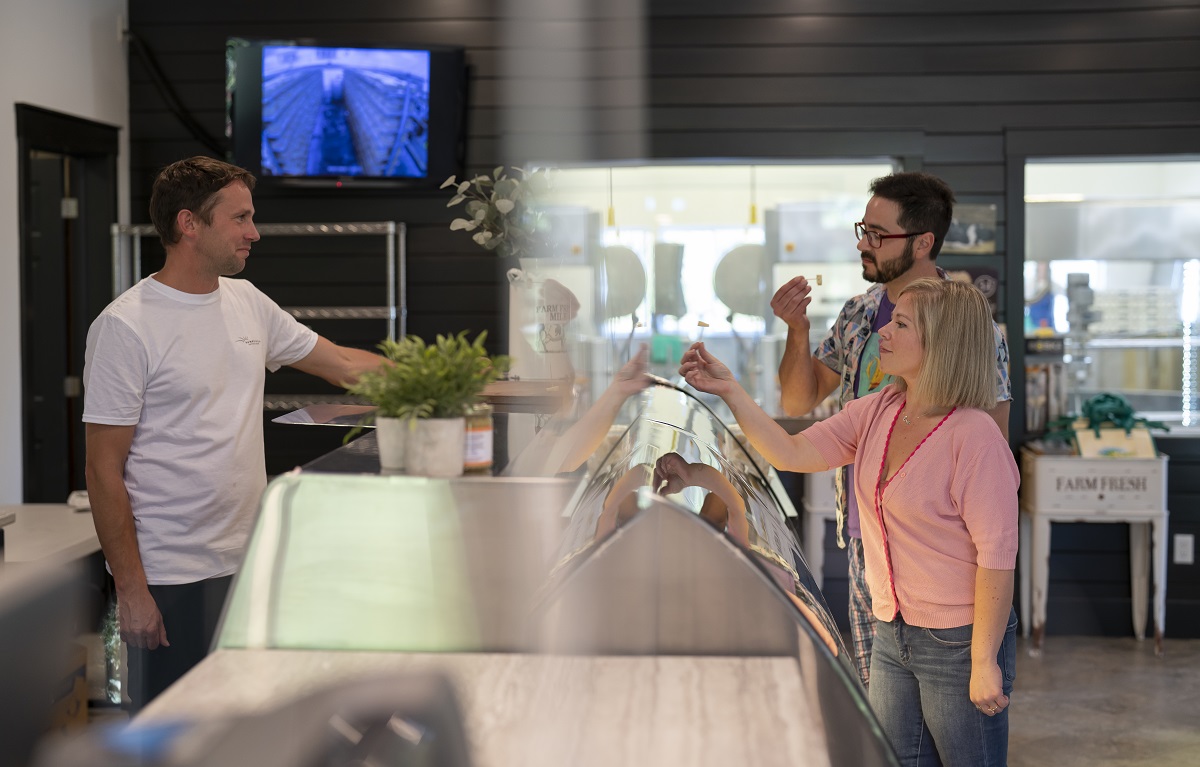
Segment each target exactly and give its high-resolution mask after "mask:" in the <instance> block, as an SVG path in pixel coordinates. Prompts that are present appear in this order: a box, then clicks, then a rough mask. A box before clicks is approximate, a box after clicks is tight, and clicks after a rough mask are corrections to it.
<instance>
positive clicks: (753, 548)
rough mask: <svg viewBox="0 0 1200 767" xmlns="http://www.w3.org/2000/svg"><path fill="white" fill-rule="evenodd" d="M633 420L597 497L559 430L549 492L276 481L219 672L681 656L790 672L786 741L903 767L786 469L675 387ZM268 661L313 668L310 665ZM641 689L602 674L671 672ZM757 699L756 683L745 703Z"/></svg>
mask: <svg viewBox="0 0 1200 767" xmlns="http://www.w3.org/2000/svg"><path fill="white" fill-rule="evenodd" d="M627 402H628V404H629V405H630V407H631V410H632V411H633V413H632V418H631V420H630V422H629V424H628V425H626V426H614V425H613V424H612V422H611V420H612V419H608V423H604V422H603V421H604V420H605V419H600V420H601V424H600V425H601V427H602V428H601V429H600V430H599V431H598V432H597V433H599V434H602V435H603V434H607V435H609V437H608V438H605V439H604V441H603V444H602V445H601V447H600V449H599V450H598V451H596V452H597V457H596V459H595V462H594V464H593V465H592V466H591V469H590V470H589V471H588V473H587V474H586V476H585V478H584V479H583V480H582V482H577V481H574V480H570V479H565V478H562V477H559V476H556V475H560V474H562V473H563V471H562V469H563V467H562V466H561V465H560V464H557V463H555V461H554V459H555V457H558V456H561V455H562V453H563V449H562V445H561V444H559V443H556V442H555V440H556V439H558V440H570V439H571V435H572V431H571V429H572V428H573V426H574V425H575V424H578V423H585V424H587V423H590V422H589V421H586V420H584V419H580V420H579V421H575V422H574V423H571V424H563V425H559V424H557V423H556V422H555V421H551V422H548V423H547V424H546V426H545V427H544V428H543V429H542V430H541V432H540V433H539V439H538V440H537V441H535V443H533V444H532V445H531V446H530V447H531V449H532V450H533V452H534V453H535V455H536V456H540V457H541V458H542V459H544V461H545V463H543V473H545V474H546V475H548V476H545V477H525V478H518V477H493V478H482V479H474V478H471V479H456V480H440V479H427V478H416V477H407V476H372V475H343V474H337V475H333V474H314V473H306V472H300V473H292V474H288V475H284V476H282V477H279V478H277V479H276V480H274V481H273V482H272V483H271V484H270V486H269V487H268V489H267V492H266V493H265V495H264V498H263V502H262V508H261V510H260V514H259V517H258V519H257V521H256V525H255V529H254V532H253V534H252V537H251V541H250V545H249V550H248V552H247V555H246V558H245V561H244V564H243V567H242V569H241V570H240V571H239V573H238V575H237V577H236V579H235V582H234V585H233V587H232V590H231V596H230V598H229V602H228V604H227V606H226V611H225V614H224V616H223V619H222V625H221V627H220V629H219V631H218V639H217V649H218V651H219V652H218V656H219V657H222V658H227V659H230V658H231V660H227V661H226V662H229V663H236V662H238V661H237V659H239V658H250V657H257V656H251V655H247V652H248V651H251V652H255V651H257V652H260V653H261V651H271V650H282V651H289V650H290V651H296V650H302V651H314V652H316V653H317V656H318V658H328V657H329V656H330V655H331V654H330V653H328V652H324V651H329V650H337V651H353V650H372V651H375V652H376V653H377V654H378V655H379V656H380V660H379V661H378V665H379V666H380V668H384V667H387V666H388V665H389V664H392V665H394V662H393V661H390V660H388V659H389V658H391V659H395V658H396V657H399V656H398V654H414V653H415V654H430V653H437V654H441V655H443V656H449V657H448V658H447V660H446V661H445V664H446V665H447V666H448V667H453V668H465V667H467V666H468V665H470V664H469V663H467V661H468V660H470V659H471V658H475V659H476V660H475V661H471V662H473V663H476V664H477V665H479V667H480V669H482V668H484V667H485V666H486V667H487V668H493V667H494V668H506V669H507V668H511V667H512V665H513V664H514V663H526V661H525V660H514V659H531V660H529V661H528V663H529V664H535V663H536V659H538V658H546V659H547V662H550V661H552V660H553V659H554V658H562V657H569V658H578V659H580V661H581V662H583V663H585V664H589V665H588V666H587V667H588V668H589V669H591V668H593V667H594V668H596V669H599V668H601V667H603V668H610V667H611V665H612V664H611V662H610V659H612V658H647V659H658V660H656V661H654V662H655V663H658V664H668V665H669V664H670V663H671V662H672V661H671V660H669V659H668V658H667V656H670V657H671V658H676V659H679V660H680V661H683V662H687V663H689V664H698V666H699V667H700V668H701V670H702V671H704V672H705V673H708V672H707V671H705V670H706V669H708V668H709V667H710V666H712V663H710V662H709V660H715V659H722V658H727V659H743V660H745V659H749V660H758V659H773V662H776V663H778V664H781V665H782V666H783V667H784V670H785V671H786V672H787V674H788V675H792V676H794V677H795V678H796V679H798V680H799V684H798V685H797V686H796V690H797V691H798V694H799V696H800V701H799V704H800V705H799V708H797V709H796V710H795V711H791V710H789V711H785V712H779V713H782V715H783V718H784V719H786V720H787V721H786V722H781V723H778V724H773V725H771V727H772V728H775V730H776V732H777V734H778V736H779V737H780V738H784V739H786V738H793V739H795V736H796V734H800V735H802V738H801V739H802V740H803V741H804V742H806V743H809V744H812V745H811V748H810V749H809V756H810V757H811V758H812V759H814V760H815V761H814V762H813V763H827V764H831V765H871V766H874V765H894V764H896V761H895V757H894V754H893V753H892V751H891V749H890V748H889V746H888V745H887V743H886V740H885V739H884V736H883V734H882V730H881V729H880V727H879V725H878V722H877V721H876V720H875V718H874V715H873V714H872V713H871V710H870V707H869V705H868V703H867V699H866V692H865V690H864V689H863V688H862V686H861V685H860V684H859V682H858V679H857V675H856V674H855V673H854V671H853V669H852V668H851V665H850V661H849V658H848V653H847V651H846V648H845V646H844V645H843V642H842V638H841V635H840V633H839V632H838V630H837V628H836V625H835V623H834V621H833V618H832V616H831V615H830V614H829V610H828V608H827V606H826V603H825V600H824V598H823V596H822V595H821V592H820V591H819V589H818V588H817V586H816V584H815V582H814V580H813V577H812V575H811V573H809V571H808V569H807V567H806V565H805V562H804V559H803V557H802V555H801V553H800V549H799V547H798V545H797V543H796V539H795V536H794V535H793V534H792V532H791V530H790V529H789V527H788V525H787V523H786V518H787V508H788V507H790V504H789V503H788V502H787V500H786V496H783V495H780V494H779V491H778V488H777V486H776V485H775V483H773V482H772V479H771V475H770V474H769V473H768V472H769V468H768V467H767V466H766V464H765V463H763V462H762V461H761V458H760V457H758V456H756V455H754V454H752V453H751V452H750V451H748V450H747V449H745V448H744V447H743V445H742V443H741V442H740V441H739V439H738V437H737V435H736V434H735V433H734V432H733V431H731V430H730V429H728V428H726V427H725V426H724V425H723V424H722V422H721V421H720V419H719V418H717V417H716V416H715V415H714V414H713V412H712V411H711V410H709V409H708V408H707V407H706V406H705V404H704V403H703V402H701V401H700V400H699V399H697V398H696V397H695V396H693V395H692V394H691V393H689V392H687V391H684V390H682V389H680V388H677V387H675V386H674V385H672V384H670V383H669V382H666V381H660V382H658V383H656V384H654V385H652V386H650V387H649V388H648V389H646V390H645V391H642V392H641V393H639V394H637V395H634V396H633V397H632V398H630V399H628V400H627ZM586 415H587V414H586V413H585V414H584V416H585V417H586ZM517 463H520V464H521V465H523V466H524V467H525V469H526V470H530V471H533V470H535V469H536V467H537V461H535V460H530V459H518V461H517ZM534 473H536V471H534ZM222 651H225V654H224V655H222ZM231 653H232V654H231ZM265 654H266V655H274V656H276V657H279V658H284V659H292V660H291V661H289V662H293V663H297V664H299V663H300V661H299V660H296V659H297V658H298V657H299V656H298V655H297V654H296V653H295V652H291V653H286V652H285V653H270V652H268V653H265ZM348 654H350V655H353V653H348ZM426 657H427V658H428V657H429V656H428V655H426ZM706 659H708V660H706ZM209 660H214V659H212V658H210V659H209ZM257 662H258V663H260V664H261V663H264V662H270V661H267V660H263V659H260V660H259V661H257ZM336 662H337V661H334V660H323V661H320V662H319V663H317V665H320V664H322V663H323V664H325V665H326V666H327V665H328V664H330V663H336ZM421 663H422V664H433V665H436V663H435V662H434V661H431V660H423V661H421ZM597 664H598V665H597ZM627 665H628V664H627ZM423 667H424V666H423ZM712 667H713V668H715V666H712ZM631 668H633V669H634V671H633V672H632V673H633V674H635V675H636V676H631V677H621V678H619V679H615V680H614V679H612V675H613V673H615V672H613V671H611V670H610V671H608V672H605V673H607V674H608V676H606V677H604V679H605V680H606V681H605V682H604V685H606V686H608V687H611V686H612V685H617V686H618V688H619V689H622V690H625V689H632V688H634V687H637V685H638V684H639V683H642V682H649V683H650V684H654V683H655V680H654V676H653V674H651V675H650V676H647V675H646V674H647V673H648V670H649V669H651V668H652V666H650V665H647V664H646V663H640V664H637V665H635V666H631ZM589 673H590V672H589ZM596 673H599V672H598V671H597V672H596ZM714 673H715V672H714ZM722 673H723V672H722ZM483 676H486V674H485V673H484V672H483V671H477V672H476V673H473V674H472V675H470V676H464V677H460V678H459V682H460V683H464V680H467V679H474V680H477V679H481V678H483ZM193 678H194V677H193ZM596 684H597V682H595V681H590V682H588V683H587V685H585V686H583V687H578V688H572V687H567V688H565V689H557V690H556V692H555V695H556V696H559V697H561V698H562V701H563V703H562V704H561V705H556V708H561V706H563V705H567V706H569V705H573V704H571V703H570V702H569V701H571V700H573V699H574V698H578V697H585V698H586V697H587V696H589V695H596V694H599V693H598V692H597V690H596V689H595V685H596ZM754 684H755V682H753V681H751V680H749V678H739V680H738V682H737V683H736V684H735V687H737V688H738V689H739V690H741V689H744V688H745V686H746V685H754ZM487 689H488V691H493V690H494V689H495V688H494V687H488V688H487ZM606 689H607V687H606ZM472 694H480V695H482V694H483V692H482V691H475V693H472ZM472 694H465V697H466V698H468V699H470V698H471V697H472ZM738 694H739V695H740V694H741V693H740V692H739V693H738ZM766 694H767V692H766V691H755V690H751V692H750V695H751V696H752V697H760V696H763V695H766ZM764 699H765V698H764ZM724 704H725V701H724V700H722V701H716V700H708V701H701V702H699V703H698V705H702V706H717V707H720V706H722V705H724ZM801 711H802V713H797V712H801ZM676 713H677V715H678V716H683V717H687V716H690V715H689V714H688V712H685V711H679V712H676ZM789 713H791V714H792V716H788V714H789ZM470 714H471V711H470V709H468V717H467V719H468V726H472V723H473V720H472V718H471V715H470ZM575 724H579V723H575ZM595 724H596V723H595V722H594V721H592V724H589V727H591V726H593V725H595ZM474 725H479V722H478V721H477V720H474ZM788 733H791V734H788ZM626 734H627V733H625V732H613V733H611V736H609V735H606V736H604V737H612V738H622V737H625V735H626ZM468 737H473V734H472V733H471V732H470V731H468ZM638 742H641V741H638ZM814 749H815V750H814Z"/></svg>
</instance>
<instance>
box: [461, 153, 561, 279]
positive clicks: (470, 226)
mask: <svg viewBox="0 0 1200 767" xmlns="http://www.w3.org/2000/svg"><path fill="white" fill-rule="evenodd" d="M451 186H453V187H454V196H453V197H451V198H450V202H448V203H446V207H447V208H452V207H454V206H455V205H460V204H462V203H466V205H465V206H464V212H465V213H466V217H465V218H456V219H454V220H453V221H451V222H450V229H451V231H460V230H461V231H467V232H474V234H472V235H471V239H472V240H474V241H475V242H476V243H477V244H478V245H481V246H482V247H484V248H486V249H487V250H492V251H495V252H496V253H498V254H499V255H501V256H504V257H510V256H520V255H534V254H536V251H537V250H538V249H539V248H540V247H541V246H542V245H543V244H544V243H545V240H546V237H547V233H548V232H549V222H547V221H546V220H545V218H544V216H543V214H542V211H541V210H540V208H539V205H538V201H539V198H540V196H541V195H542V194H544V193H545V191H546V189H547V188H548V187H549V171H547V170H544V169H543V170H534V171H527V170H525V169H524V168H507V169H506V168H505V166H503V165H498V166H496V168H495V170H493V171H492V174H491V175H490V176H489V175H487V174H486V173H485V174H480V175H477V176H475V177H473V178H471V179H469V180H466V181H461V182H460V181H458V179H457V176H451V177H450V178H448V179H446V180H445V181H444V182H443V183H442V186H441V188H442V189H445V188H447V187H451Z"/></svg>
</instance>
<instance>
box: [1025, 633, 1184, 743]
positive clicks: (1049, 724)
mask: <svg viewBox="0 0 1200 767" xmlns="http://www.w3.org/2000/svg"><path fill="white" fill-rule="evenodd" d="M1018 642H1019V644H1018V649H1017V678H1016V681H1015V683H1014V689H1013V701H1012V710H1011V713H1010V715H1009V716H1010V722H1009V725H1010V727H1009V765H1010V766H1011V767H1032V766H1033V765H1038V766H1039V767H1041V766H1042V765H1056V766H1062V765H1088V766H1089V767H1094V766H1095V765H1106V767H1130V766H1132V765H1154V767H1182V765H1188V766H1189V767H1194V766H1195V765H1200V639H1174V640H1173V639H1167V640H1166V642H1165V643H1164V649H1165V652H1164V654H1163V656H1162V657H1156V656H1155V654H1154V642H1153V641H1150V640H1147V641H1144V642H1139V641H1137V640H1136V639H1133V638H1132V637H1130V638H1129V639H1116V638H1100V637H1065V636H1063V637H1047V638H1046V640H1045V643H1044V645H1043V648H1042V652H1041V655H1040V656H1039V657H1031V656H1030V654H1029V649H1030V648H1031V646H1032V645H1031V644H1030V642H1029V641H1028V640H1018Z"/></svg>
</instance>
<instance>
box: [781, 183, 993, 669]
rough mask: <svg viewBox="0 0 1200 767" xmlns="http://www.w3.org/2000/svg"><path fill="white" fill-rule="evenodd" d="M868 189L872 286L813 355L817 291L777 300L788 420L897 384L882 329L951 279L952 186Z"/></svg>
mask: <svg viewBox="0 0 1200 767" xmlns="http://www.w3.org/2000/svg"><path fill="white" fill-rule="evenodd" d="M870 191H871V194H872V197H871V199H870V201H869V202H868V203H867V209H866V212H865V213H864V214H863V219H862V221H860V222H858V223H857V224H855V225H854V234H855V236H856V238H857V239H858V246H857V247H858V254H859V258H860V260H861V262H862V270H863V279H864V280H867V281H868V282H871V283H874V284H873V285H872V286H871V287H870V288H869V289H868V290H867V292H865V293H863V294H861V295H858V296H855V297H854V298H851V299H850V300H849V301H847V302H846V305H845V306H844V307H843V308H842V311H841V313H840V314H839V315H838V317H837V319H836V320H835V321H834V323H833V327H831V328H830V329H829V331H828V332H827V333H826V334H825V337H824V338H823V339H822V340H821V342H820V344H818V345H817V348H816V350H815V351H813V350H811V347H810V342H809V330H810V327H811V325H810V322H809V318H808V305H809V303H810V302H811V300H812V298H811V295H810V294H811V292H812V286H811V285H810V284H809V282H808V280H807V279H806V278H805V277H803V276H799V277H794V278H792V279H791V280H789V281H788V282H787V283H786V284H784V285H783V287H781V288H779V290H778V291H776V293H775V296H774V297H773V298H772V299H771V309H772V310H773V311H774V312H775V315H776V316H777V317H779V318H780V319H781V320H783V321H784V322H785V323H787V326H788V335H787V345H786V346H785V348H784V354H783V359H782V360H781V361H780V363H779V388H780V400H781V405H782V407H783V411H784V413H786V414H787V415H790V416H802V415H805V414H807V413H809V412H811V411H812V409H813V408H814V407H816V406H817V405H818V404H820V403H821V402H822V401H823V400H824V399H825V398H826V397H828V396H829V395H830V394H832V393H833V392H834V391H835V390H837V392H838V399H839V402H840V404H842V405H845V404H846V403H847V402H849V401H850V400H852V399H856V398H858V397H863V396H866V395H867V394H871V393H872V392H875V391H878V390H879V389H882V388H883V387H884V386H886V385H887V384H889V383H891V381H892V378H891V376H888V375H885V374H883V372H882V371H881V370H880V369H879V329H880V328H882V327H883V326H885V325H887V324H888V323H889V322H891V319H892V310H893V309H894V308H895V303H894V302H895V299H896V297H897V296H898V295H899V293H900V291H901V290H903V289H904V288H905V287H906V286H907V285H908V284H909V283H910V282H913V281H914V280H918V279H921V278H923V277H932V278H941V279H949V276H948V275H947V274H946V272H945V271H943V270H942V269H940V268H939V267H938V266H937V264H936V261H937V256H938V253H939V252H940V251H941V249H942V243H943V242H944V241H945V239H946V232H947V231H948V230H949V229H950V219H951V217H952V215H953V213H954V193H953V192H952V191H951V190H950V187H949V186H948V185H947V184H946V182H945V181H943V180H941V179H940V178H937V177H936V176H932V175H930V174H928V173H916V172H909V173H893V174H891V175H888V176H883V177H882V178H877V179H875V180H874V181H873V182H871V188H870ZM994 331H995V332H994V336H995V342H996V407H995V408H994V409H993V410H992V411H991V415H992V417H993V418H994V419H995V420H996V423H997V424H998V425H999V427H1000V432H1001V433H1002V434H1003V435H1004V437H1005V439H1007V438H1008V412H1009V406H1010V404H1011V400H1012V390H1011V386H1010V384H1009V379H1008V346H1007V345H1006V344H1005V341H1004V336H1003V334H1002V333H1001V332H1000V328H999V327H998V326H997V327H995V329H994ZM851 471H852V468H851V467H845V468H842V469H839V470H838V476H837V542H838V546H839V547H841V548H845V549H846V553H847V556H848V558H849V573H850V589H849V590H850V611H849V615H850V634H851V639H852V644H853V646H854V660H855V667H856V668H857V669H858V673H859V677H860V678H861V679H862V683H863V685H864V686H866V685H868V684H869V682H870V664H871V645H872V642H873V641H874V626H875V620H874V616H873V614H872V612H871V594H870V592H869V591H868V589H867V583H866V576H865V574H864V569H863V549H862V534H861V532H860V528H859V524H858V513H859V507H858V503H857V499H856V498H855V497H854V496H853V494H847V492H846V489H847V488H848V487H853V484H852V477H851V476H850V472H851ZM868 508H869V506H868ZM847 539H849V540H847Z"/></svg>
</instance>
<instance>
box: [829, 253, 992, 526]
mask: <svg viewBox="0 0 1200 767" xmlns="http://www.w3.org/2000/svg"><path fill="white" fill-rule="evenodd" d="M938 275H940V276H941V278H942V279H944V280H948V279H950V276H949V275H948V274H946V272H945V270H943V269H942V268H941V267H938ZM886 290H887V288H885V287H884V286H883V285H872V286H871V289H870V290H868V291H867V292H866V293H863V294H861V295H857V296H855V297H854V298H851V299H850V300H849V301H847V302H846V305H845V306H843V307H842V311H841V313H840V314H838V318H837V320H835V321H834V323H833V327H831V328H830V329H829V332H828V333H826V334H825V338H824V339H822V341H821V343H820V345H818V346H817V349H816V351H814V352H813V356H814V357H816V358H817V359H818V360H820V361H821V362H822V363H824V364H825V366H826V367H828V368H829V369H830V370H832V371H833V372H835V373H840V374H841V376H842V381H841V384H840V385H839V387H838V402H840V403H841V404H842V405H845V404H846V403H847V402H849V401H850V400H852V399H854V378H855V375H856V374H857V373H858V365H859V362H861V360H862V353H863V349H864V348H865V347H866V345H867V341H869V340H870V338H871V323H872V322H874V321H875V315H876V314H878V313H879V303H880V301H881V300H882V298H883V295H884V293H885V291H886ZM993 327H994V329H995V335H996V401H997V402H1007V401H1008V400H1010V399H1012V384H1011V383H1010V382H1009V380H1008V344H1007V343H1006V342H1005V340H1004V334H1003V333H1001V332H1000V326H999V325H996V324H995V323H993ZM834 484H835V486H836V488H837V492H836V498H837V543H838V546H839V547H840V548H843V549H844V548H846V538H845V529H846V467H844V466H843V467H842V468H840V469H838V473H837V482H835V483H834Z"/></svg>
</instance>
